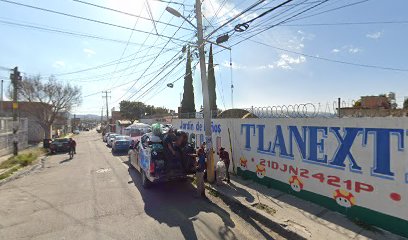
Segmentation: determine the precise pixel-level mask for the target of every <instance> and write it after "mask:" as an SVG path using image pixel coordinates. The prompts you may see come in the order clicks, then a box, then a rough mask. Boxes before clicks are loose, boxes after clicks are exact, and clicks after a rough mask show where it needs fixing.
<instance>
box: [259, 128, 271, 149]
mask: <svg viewBox="0 0 408 240" xmlns="http://www.w3.org/2000/svg"><path fill="white" fill-rule="evenodd" d="M256 127H257V128H258V151H259V152H269V151H270V150H271V144H272V143H271V142H269V145H268V149H265V148H264V129H265V125H256Z"/></svg>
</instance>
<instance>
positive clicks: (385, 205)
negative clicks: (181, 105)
mask: <svg viewBox="0 0 408 240" xmlns="http://www.w3.org/2000/svg"><path fill="white" fill-rule="evenodd" d="M173 125H174V127H176V128H177V129H183V130H184V131H186V132H189V133H195V134H197V136H198V137H197V139H198V141H197V142H198V143H197V145H198V144H199V143H200V142H201V141H202V140H203V139H204V135H203V134H204V129H203V120H202V119H174V120H173ZM212 129H213V146H214V149H216V148H217V147H220V146H223V147H225V148H226V149H227V150H229V149H230V147H229V146H230V144H229V139H230V138H229V135H228V129H229V130H230V133H231V142H232V145H233V150H232V152H233V158H234V164H235V166H236V167H239V168H241V170H246V171H251V172H254V173H257V176H258V177H259V178H271V179H275V180H278V181H280V182H283V183H286V184H290V185H291V187H292V189H293V191H297V190H300V191H310V192H313V193H317V194H319V195H323V196H326V197H329V198H333V201H336V202H337V203H338V204H340V205H342V206H344V207H346V208H348V207H352V206H354V205H355V206H361V207H364V208H368V209H371V210H374V211H377V212H381V213H384V214H387V215H391V216H395V217H398V218H401V219H404V220H408V202H407V201H408V154H407V153H408V141H407V140H408V136H407V135H408V131H407V129H408V119H407V118H344V119H337V118H333V119H330V118H308V119H300V118H292V119H289V118H288V119H283V118H282V119H248V120H245V119H214V120H213V127H212ZM298 133H299V134H298ZM262 134H263V137H262ZM302 141H304V143H303V142H302ZM262 142H263V144H262ZM241 160H242V163H243V164H242V166H241ZM245 161H246V166H244V165H245V164H244V163H245ZM299 182H301V183H299ZM339 190H341V191H339ZM336 193H337V194H339V193H344V194H345V195H347V197H343V199H342V198H338V197H336V198H335V197H334V195H335V194H336ZM351 197H353V198H354V199H351ZM341 200H344V201H341Z"/></svg>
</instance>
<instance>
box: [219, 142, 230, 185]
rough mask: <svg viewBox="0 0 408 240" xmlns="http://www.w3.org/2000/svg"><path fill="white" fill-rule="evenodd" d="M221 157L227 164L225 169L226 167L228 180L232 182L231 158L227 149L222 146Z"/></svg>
mask: <svg viewBox="0 0 408 240" xmlns="http://www.w3.org/2000/svg"><path fill="white" fill-rule="evenodd" d="M220 158H221V160H222V161H224V164H225V169H226V176H227V178H226V180H227V182H228V183H229V182H230V175H229V171H228V169H229V165H230V159H229V154H228V152H227V151H225V148H223V147H221V148H220Z"/></svg>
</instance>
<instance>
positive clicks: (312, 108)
mask: <svg viewBox="0 0 408 240" xmlns="http://www.w3.org/2000/svg"><path fill="white" fill-rule="evenodd" d="M243 109H244V110H246V111H248V112H250V113H251V114H253V115H254V117H258V118H316V117H335V116H337V113H336V108H333V107H331V106H330V105H329V104H326V105H325V106H324V105H322V104H320V103H317V104H314V103H302V104H289V105H275V106H267V107H251V108H243Z"/></svg>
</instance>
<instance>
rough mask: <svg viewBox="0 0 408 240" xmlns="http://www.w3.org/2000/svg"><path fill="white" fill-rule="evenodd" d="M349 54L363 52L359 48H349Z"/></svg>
mask: <svg viewBox="0 0 408 240" xmlns="http://www.w3.org/2000/svg"><path fill="white" fill-rule="evenodd" d="M348 51H349V53H359V52H361V51H362V50H361V48H357V47H351V48H349V50H348Z"/></svg>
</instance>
